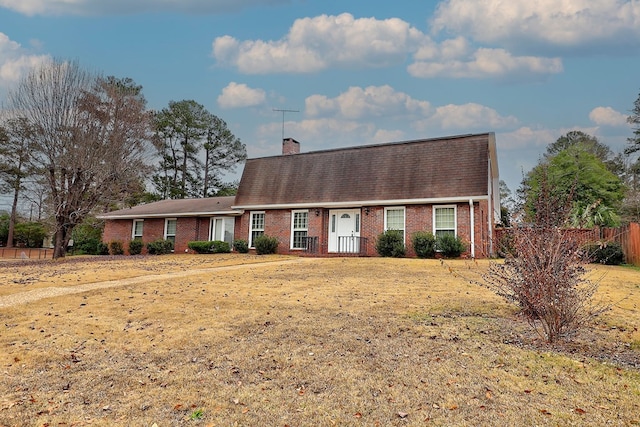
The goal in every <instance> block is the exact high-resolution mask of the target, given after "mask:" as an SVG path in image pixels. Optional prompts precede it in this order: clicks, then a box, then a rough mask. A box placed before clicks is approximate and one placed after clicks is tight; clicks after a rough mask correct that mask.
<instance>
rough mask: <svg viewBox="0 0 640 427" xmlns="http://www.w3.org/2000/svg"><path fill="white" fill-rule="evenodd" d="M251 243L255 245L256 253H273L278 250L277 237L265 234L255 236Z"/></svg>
mask: <svg viewBox="0 0 640 427" xmlns="http://www.w3.org/2000/svg"><path fill="white" fill-rule="evenodd" d="M253 244H254V245H255V247H256V253H257V254H258V255H268V254H275V253H276V252H277V251H278V239H277V238H275V237H269V236H267V235H265V234H263V235H262V236H258V237H256V240H255V242H253Z"/></svg>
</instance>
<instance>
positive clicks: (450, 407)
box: [449, 403, 458, 411]
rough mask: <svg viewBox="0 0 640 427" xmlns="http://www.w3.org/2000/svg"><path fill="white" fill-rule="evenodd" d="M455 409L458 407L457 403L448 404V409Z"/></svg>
mask: <svg viewBox="0 0 640 427" xmlns="http://www.w3.org/2000/svg"><path fill="white" fill-rule="evenodd" d="M455 409H458V405H456V404H455V403H454V404H453V405H449V410H450V411H453V410H455Z"/></svg>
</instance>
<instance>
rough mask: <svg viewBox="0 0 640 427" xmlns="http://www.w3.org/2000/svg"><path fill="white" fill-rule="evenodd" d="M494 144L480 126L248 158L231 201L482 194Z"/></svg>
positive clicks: (279, 202) (290, 201)
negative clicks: (468, 131) (465, 131)
mask: <svg viewBox="0 0 640 427" xmlns="http://www.w3.org/2000/svg"><path fill="white" fill-rule="evenodd" d="M490 144H493V145H494V146H493V148H491V147H490ZM492 149H493V150H495V142H494V136H493V134H492V133H484V134H477V135H461V136H453V137H447V138H436V139H424V140H416V141H406V142H397V143H390V144H379V145H368V146H360V147H350V148H343V149H336V150H324V151H316V152H309V153H301V154H293V155H283V156H274V157H263V158H258V159H249V160H247V162H246V164H245V167H244V172H243V174H242V179H241V180H240V187H239V189H238V194H237V195H236V201H235V206H236V207H238V208H242V207H245V206H246V207H248V206H269V205H295V204H306V203H317V204H318V205H319V206H320V205H322V204H323V203H324V204H330V203H340V202H354V201H359V202H367V201H382V200H407V199H437V198H453V197H469V196H487V194H488V191H489V182H488V179H489V178H488V174H489V171H488V167H489V163H488V161H489V156H490V150H492ZM494 161H495V159H494ZM495 166H496V167H497V164H496V165H495Z"/></svg>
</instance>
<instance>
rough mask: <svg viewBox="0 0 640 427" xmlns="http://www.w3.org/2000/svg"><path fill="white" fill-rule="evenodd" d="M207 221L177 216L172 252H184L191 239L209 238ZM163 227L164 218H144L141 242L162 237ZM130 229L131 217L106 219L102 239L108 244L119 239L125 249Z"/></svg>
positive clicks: (145, 242) (129, 236)
mask: <svg viewBox="0 0 640 427" xmlns="http://www.w3.org/2000/svg"><path fill="white" fill-rule="evenodd" d="M209 223H210V218H195V217H185V218H177V222H176V242H175V248H174V252H175V253H183V252H186V251H187V249H188V246H187V245H188V243H189V242H190V241H192V240H209ZM164 227H165V219H164V218H147V219H145V220H144V223H143V226H142V243H144V245H146V244H147V243H149V242H153V241H154V240H158V239H164ZM132 229H133V220H131V219H117V220H110V221H106V223H105V226H104V231H103V233H102V241H103V242H105V243H107V244H108V243H109V242H111V241H114V240H119V241H121V242H122V243H123V244H124V247H125V249H126V248H127V246H128V243H129V241H130V240H131V233H132ZM142 253H146V246H145V247H143V250H142Z"/></svg>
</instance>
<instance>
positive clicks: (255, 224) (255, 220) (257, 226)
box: [251, 213, 264, 230]
mask: <svg viewBox="0 0 640 427" xmlns="http://www.w3.org/2000/svg"><path fill="white" fill-rule="evenodd" d="M251 228H252V229H253V230H264V214H263V213H256V214H253V215H252V219H251Z"/></svg>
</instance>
